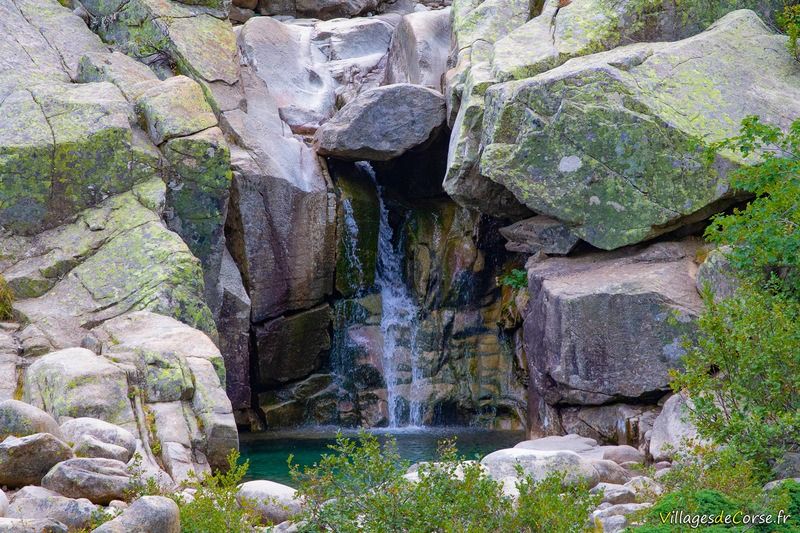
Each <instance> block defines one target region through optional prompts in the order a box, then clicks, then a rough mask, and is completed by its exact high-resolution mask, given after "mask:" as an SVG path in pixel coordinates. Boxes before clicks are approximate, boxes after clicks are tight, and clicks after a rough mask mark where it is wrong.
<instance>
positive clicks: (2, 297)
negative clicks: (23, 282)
mask: <svg viewBox="0 0 800 533" xmlns="http://www.w3.org/2000/svg"><path fill="white" fill-rule="evenodd" d="M13 305H14V293H13V291H12V290H11V287H9V286H8V283H6V278H4V277H3V276H0V320H11V319H13V318H14V309H13Z"/></svg>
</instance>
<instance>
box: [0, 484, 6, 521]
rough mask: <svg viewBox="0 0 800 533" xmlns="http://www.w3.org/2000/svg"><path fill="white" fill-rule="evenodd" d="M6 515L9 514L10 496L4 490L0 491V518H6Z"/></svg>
mask: <svg viewBox="0 0 800 533" xmlns="http://www.w3.org/2000/svg"><path fill="white" fill-rule="evenodd" d="M6 513H8V496H6V493H5V492H3V489H0V518H2V517H4V516H6Z"/></svg>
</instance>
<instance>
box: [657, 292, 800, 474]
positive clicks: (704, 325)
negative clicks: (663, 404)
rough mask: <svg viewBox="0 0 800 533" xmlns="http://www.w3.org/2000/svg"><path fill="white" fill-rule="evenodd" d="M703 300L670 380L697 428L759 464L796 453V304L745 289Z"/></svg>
mask: <svg viewBox="0 0 800 533" xmlns="http://www.w3.org/2000/svg"><path fill="white" fill-rule="evenodd" d="M705 305H706V309H705V311H704V312H703V313H702V315H701V316H700V318H699V320H698V329H699V333H698V335H697V340H696V341H695V343H694V344H693V345H691V346H689V349H688V350H687V353H686V354H685V356H684V357H683V364H684V370H683V372H681V373H673V383H672V385H673V387H675V388H676V389H685V390H686V391H688V393H689V395H690V396H691V398H692V401H693V404H694V405H693V407H692V408H691V409H690V412H689V416H690V418H691V420H692V421H693V422H694V423H695V424H696V425H697V429H698V432H699V433H700V435H701V436H702V437H705V438H708V439H711V440H712V441H714V442H716V443H719V444H724V445H729V446H733V447H734V448H735V449H736V450H737V451H738V452H739V453H741V454H742V455H743V456H744V457H745V458H747V459H751V460H754V461H757V462H758V463H760V464H761V465H766V464H768V463H770V462H773V461H775V460H778V459H779V458H780V457H782V456H783V454H784V453H786V452H788V451H798V450H800V443H799V442H798V438H797V436H798V435H800V304H798V302H796V301H794V300H793V299H791V298H788V297H786V296H784V295H781V294H770V293H768V292H764V291H760V290H756V289H753V288H752V287H749V286H743V287H742V288H740V290H739V291H738V292H737V294H736V296H734V297H733V298H730V299H727V300H724V301H721V302H715V301H714V299H713V298H712V297H711V296H710V295H709V294H706V296H705Z"/></svg>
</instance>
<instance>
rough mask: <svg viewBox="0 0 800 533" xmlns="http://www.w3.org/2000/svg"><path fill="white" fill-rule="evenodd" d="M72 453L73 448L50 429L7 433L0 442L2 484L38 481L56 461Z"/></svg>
mask: <svg viewBox="0 0 800 533" xmlns="http://www.w3.org/2000/svg"><path fill="white" fill-rule="evenodd" d="M71 457H72V450H71V449H70V447H69V446H67V444H66V443H65V442H63V441H61V440H60V439H57V438H55V437H54V436H52V435H51V434H50V433H35V434H33V435H28V436H27V437H22V438H17V437H6V438H5V440H3V442H0V486H3V485H5V486H8V487H24V486H25V485H38V484H39V483H40V482H41V481H42V478H43V477H44V476H45V474H47V472H48V471H49V470H50V468H52V467H53V465H55V464H56V463H59V462H61V461H66V460H67V459H70V458H71Z"/></svg>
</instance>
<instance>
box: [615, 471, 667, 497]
mask: <svg viewBox="0 0 800 533" xmlns="http://www.w3.org/2000/svg"><path fill="white" fill-rule="evenodd" d="M625 486H626V487H628V488H629V489H631V490H632V491H633V492H634V493H636V498H637V499H639V500H648V501H652V500H654V499H655V498H657V497H658V496H660V495H661V494H662V493H663V492H664V488H663V487H662V486H661V484H660V483H658V482H656V481H655V480H654V479H652V478H649V477H647V476H635V477H632V478H631V479H630V481H628V482H627V483H625Z"/></svg>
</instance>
